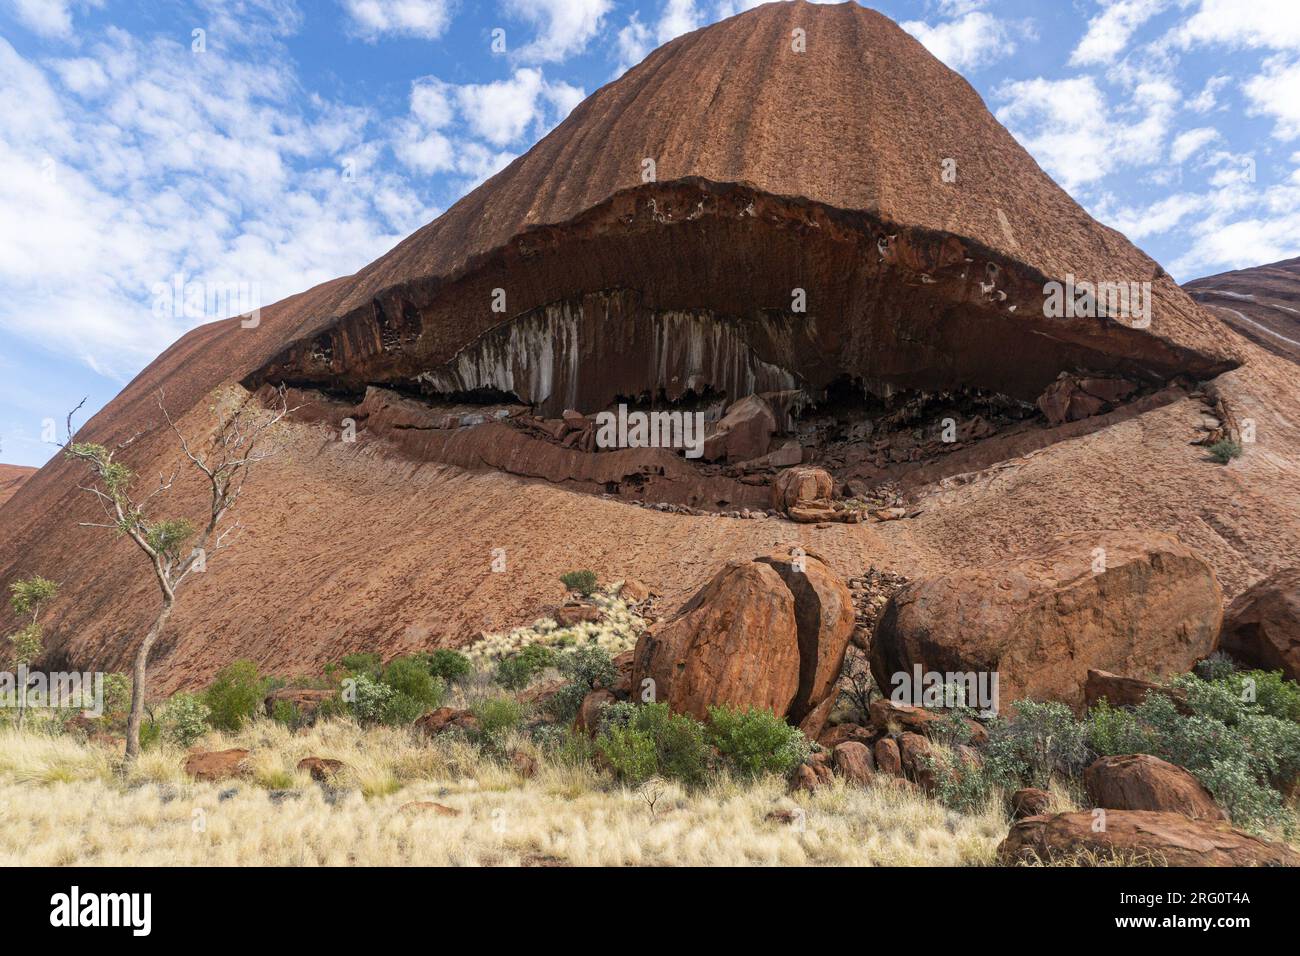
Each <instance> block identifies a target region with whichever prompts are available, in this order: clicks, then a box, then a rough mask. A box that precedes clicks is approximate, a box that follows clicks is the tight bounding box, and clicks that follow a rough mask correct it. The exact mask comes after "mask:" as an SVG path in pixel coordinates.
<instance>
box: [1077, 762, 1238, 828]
mask: <svg viewBox="0 0 1300 956" xmlns="http://www.w3.org/2000/svg"><path fill="white" fill-rule="evenodd" d="M1083 785H1084V787H1085V788H1086V789H1087V791H1088V799H1089V800H1091V801H1092V805H1093V806H1095V807H1102V808H1104V809H1107V810H1164V811H1168V812H1170V813H1181V814H1182V815H1183V816H1185V817H1191V818H1192V819H1194V820H1226V819H1228V815H1227V814H1226V813H1224V812H1223V810H1221V809H1220V808H1219V806H1218V804H1216V803H1215V802H1214V797H1212V796H1210V791H1208V790H1206V789H1205V787H1203V786H1201V783H1200V781H1198V780H1197V779H1196V778H1195V777H1193V776H1192V775H1191V774H1190V773H1188V772H1187V771H1186V770H1184V769H1183V768H1182V767H1178V766H1175V765H1174V764H1171V763H1168V762H1166V761H1164V760H1161V759H1160V758H1159V757H1153V756H1151V755H1150V754H1125V755H1122V756H1114V757H1101V758H1100V759H1098V760H1095V761H1093V762H1092V764H1091V765H1089V767H1088V769H1087V770H1085V771H1084V772H1083Z"/></svg>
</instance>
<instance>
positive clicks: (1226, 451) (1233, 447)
mask: <svg viewBox="0 0 1300 956" xmlns="http://www.w3.org/2000/svg"><path fill="white" fill-rule="evenodd" d="M1210 455H1211V457H1213V458H1214V460H1215V461H1217V462H1218V463H1219V464H1220V465H1226V464H1227V463H1228V462H1230V461H1232V459H1234V458H1240V457H1241V445H1240V444H1239V443H1238V442H1235V441H1233V440H1232V439H1230V438H1225V439H1223V441H1217V442H1215V443H1214V444H1213V445H1211V446H1210Z"/></svg>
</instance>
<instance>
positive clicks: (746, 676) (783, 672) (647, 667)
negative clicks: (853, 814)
mask: <svg viewBox="0 0 1300 956" xmlns="http://www.w3.org/2000/svg"><path fill="white" fill-rule="evenodd" d="M853 623H854V610H853V596H852V594H851V593H850V592H849V589H848V588H847V587H846V586H845V584H844V582H842V581H841V580H839V579H838V578H837V577H836V576H835V575H834V573H833V572H832V571H831V570H830V568H828V567H827V566H826V565H825V564H824V563H823V562H822V561H821V560H820V559H819V558H817V557H816V556H815V555H811V554H807V553H806V552H804V551H803V550H801V549H791V550H789V551H783V552H778V553H774V554H769V555H765V556H763V557H760V558H758V559H756V560H754V561H739V562H732V563H731V564H728V565H727V566H726V567H725V568H723V569H722V570H721V571H719V572H718V573H717V575H715V576H714V578H713V579H712V580H711V581H710V582H709V583H708V584H706V585H705V586H704V587H703V588H702V589H701V590H700V591H699V592H698V593H697V594H696V595H695V596H694V597H692V598H691V599H690V600H689V601H688V602H687V603H686V604H685V605H684V606H683V607H682V609H681V611H680V612H679V613H678V615H677V616H676V617H674V618H673V619H672V620H671V621H668V622H667V623H665V624H663V625H661V626H658V627H656V628H653V629H651V630H649V631H647V632H646V633H645V634H643V635H642V636H641V639H640V640H639V641H638V642H637V646H636V651H635V653H634V655H633V660H632V681H631V686H632V687H635V688H640V687H642V686H643V683H642V682H643V681H644V680H646V679H647V678H649V679H651V680H653V681H654V682H655V697H656V699H657V700H661V701H666V702H667V703H668V705H669V706H670V707H671V708H672V709H673V710H674V711H677V712H680V713H689V714H692V715H693V716H695V717H700V718H704V717H705V716H707V714H708V708H709V707H711V706H717V705H723V704H725V705H728V706H731V707H736V708H747V707H758V708H763V709H770V710H771V711H773V712H774V713H775V714H776V715H777V716H779V717H786V718H787V719H788V720H789V721H790V722H791V723H793V724H796V725H799V726H800V727H801V728H803V729H804V731H805V733H807V734H808V736H809V737H811V738H813V739H815V738H816V737H817V735H818V734H819V733H820V732H821V729H822V727H823V726H824V724H825V721H826V714H827V712H828V711H829V709H830V706H829V705H830V703H831V702H832V701H833V698H834V696H835V694H836V684H837V681H838V679H839V673H840V668H841V667H842V665H843V663H844V653H845V651H846V650H847V649H848V645H849V638H850V637H851V636H852V633H853Z"/></svg>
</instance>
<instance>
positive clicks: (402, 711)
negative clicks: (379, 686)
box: [379, 685, 429, 727]
mask: <svg viewBox="0 0 1300 956" xmlns="http://www.w3.org/2000/svg"><path fill="white" fill-rule="evenodd" d="M386 686H387V685H386ZM389 689H390V690H391V689H392V688H391V687H390V688H389ZM428 712H429V708H428V707H426V706H425V705H424V704H422V703H421V702H420V701H418V700H416V699H415V698H414V697H411V696H409V695H407V694H403V693H402V692H401V691H394V692H393V694H392V696H391V697H389V698H387V699H386V700H385V701H384V703H383V706H382V707H380V710H379V722H380V723H381V724H386V725H387V726H389V727H402V726H404V725H406V724H412V723H414V722H415V721H417V720H419V719H420V718H421V717H422V716H424V715H425V714H426V713H428Z"/></svg>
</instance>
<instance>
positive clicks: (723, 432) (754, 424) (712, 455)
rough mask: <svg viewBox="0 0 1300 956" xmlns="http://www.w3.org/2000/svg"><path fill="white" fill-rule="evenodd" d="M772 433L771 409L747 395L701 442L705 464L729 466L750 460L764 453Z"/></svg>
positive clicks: (773, 425)
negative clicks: (717, 463)
mask: <svg viewBox="0 0 1300 956" xmlns="http://www.w3.org/2000/svg"><path fill="white" fill-rule="evenodd" d="M775 431H776V416H775V415H774V414H773V413H772V406H770V405H768V404H767V402H766V401H765V400H764V399H763V398H762V397H761V396H758V395H747V396H746V397H744V398H742V399H741V400H740V401H738V402H735V403H734V404H732V405H731V406H730V407H729V408H728V409H727V413H726V414H725V415H724V416H723V417H722V420H721V421H720V422H718V424H717V427H716V428H715V429H714V431H713V434H712V435H710V436H709V437H708V438H707V439H705V441H704V458H705V460H706V461H719V460H726V461H727V462H730V463H735V462H741V461H750V460H752V459H754V458H761V457H762V456H763V455H766V454H767V447H768V445H770V444H771V443H772V435H773V433H774V432H775Z"/></svg>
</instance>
